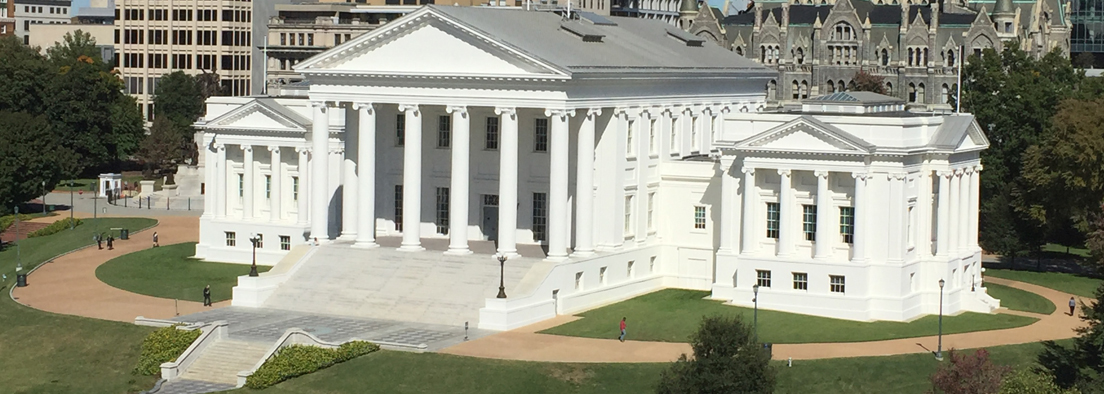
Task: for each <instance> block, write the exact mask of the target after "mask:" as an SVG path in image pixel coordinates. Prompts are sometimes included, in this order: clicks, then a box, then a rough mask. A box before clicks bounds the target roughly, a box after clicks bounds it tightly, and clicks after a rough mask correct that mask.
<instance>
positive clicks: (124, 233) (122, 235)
mask: <svg viewBox="0 0 1104 394" xmlns="http://www.w3.org/2000/svg"><path fill="white" fill-rule="evenodd" d="M119 239H130V230H127V229H125V228H124V229H120V230H119Z"/></svg>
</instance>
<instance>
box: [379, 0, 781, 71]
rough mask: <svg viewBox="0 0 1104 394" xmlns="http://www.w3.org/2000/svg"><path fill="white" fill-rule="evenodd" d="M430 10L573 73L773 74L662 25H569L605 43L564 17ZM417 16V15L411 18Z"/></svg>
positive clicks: (619, 21)
mask: <svg viewBox="0 0 1104 394" xmlns="http://www.w3.org/2000/svg"><path fill="white" fill-rule="evenodd" d="M425 8H429V10H430V12H435V13H439V14H443V15H445V16H447V17H449V18H450V19H452V20H453V21H455V22H457V23H460V24H462V25H466V26H467V27H469V28H471V29H473V30H477V31H481V32H483V33H485V34H487V35H489V36H491V37H494V39H495V40H496V41H499V42H502V43H503V44H506V45H508V46H511V47H513V48H514V49H516V50H518V51H521V52H523V53H526V54H528V55H531V56H534V57H536V58H539V59H542V60H544V61H546V62H548V63H551V64H553V65H555V66H557V67H559V68H561V69H564V70H568V71H569V72H588V73H613V72H616V73H625V72H648V73H652V72H657V71H671V70H679V71H680V72H682V73H703V74H715V73H717V72H726V71H727V72H739V73H742V74H747V73H755V74H760V73H761V74H763V75H769V74H770V71H769V70H768V69H766V68H764V67H763V66H762V65H760V64H758V63H756V62H754V61H752V60H751V59H748V58H746V57H743V56H740V55H737V54H735V53H734V52H732V51H729V50H726V49H724V48H721V47H719V46H716V45H713V44H709V43H706V44H705V45H702V46H688V45H687V43H685V42H683V41H681V40H679V39H677V38H675V37H673V36H672V35H673V34H672V33H670V32H671V31H672V30H677V29H675V28H673V27H670V26H669V25H667V24H666V23H664V22H661V21H658V20H646V19H639V18H628V17H609V18H608V19H609V20H610V21H613V22H614V23H616V25H615V26H610V25H606V24H592V23H591V22H588V21H582V20H580V21H569V22H566V23H569V24H578V25H581V26H583V28H584V29H586V30H588V31H593V32H595V33H597V34H601V35H603V37H602V40H601V42H584V41H583V40H582V39H580V38H579V37H577V36H574V35H572V34H571V33H568V32H565V31H562V28H561V27H560V24H561V22H564V20H563V18H562V17H561V16H560V15H558V14H555V13H551V12H532V11H525V10H515V9H495V8H487V7H452V6H439V5H427V6H425ZM414 14H417V12H415V13H412V14H408V17H410V16H413V15H414ZM400 21H401V20H400ZM400 21H396V22H392V23H397V22H400ZM679 33H682V34H687V35H688V33H684V32H682V31H681V30H677V31H676V32H675V33H674V34H679ZM368 34H369V35H370V34H372V33H368Z"/></svg>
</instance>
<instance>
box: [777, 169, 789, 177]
mask: <svg viewBox="0 0 1104 394" xmlns="http://www.w3.org/2000/svg"><path fill="white" fill-rule="evenodd" d="M790 173H791V171H790V169H789V168H779V169H778V175H782V176H790Z"/></svg>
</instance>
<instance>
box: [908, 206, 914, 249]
mask: <svg viewBox="0 0 1104 394" xmlns="http://www.w3.org/2000/svg"><path fill="white" fill-rule="evenodd" d="M913 208H914V207H908V216H907V218H908V233H907V234H908V248H909V249H912V248H915V247H916V231H915V229H914V227H915V226H913V225H912V223H913V221H914V220H915V218H914V216H915V215H914V214H915V213H914V212H913Z"/></svg>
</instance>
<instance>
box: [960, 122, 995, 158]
mask: <svg viewBox="0 0 1104 394" xmlns="http://www.w3.org/2000/svg"><path fill="white" fill-rule="evenodd" d="M988 147H989V139H988V138H985V133H983V132H981V128H980V127H978V125H977V122H970V126H969V127H967V128H966V133H963V135H962V139H961V140H959V141H958V146H956V147H955V152H962V151H970V150H979V149H985V148H988Z"/></svg>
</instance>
